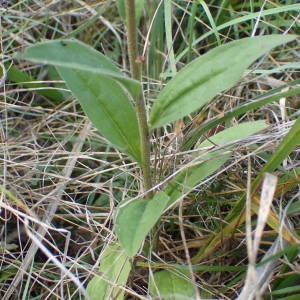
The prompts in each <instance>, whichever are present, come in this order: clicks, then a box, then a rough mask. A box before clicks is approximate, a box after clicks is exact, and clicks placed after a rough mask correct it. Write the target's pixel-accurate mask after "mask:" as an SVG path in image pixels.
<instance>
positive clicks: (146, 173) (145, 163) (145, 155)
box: [125, 0, 153, 198]
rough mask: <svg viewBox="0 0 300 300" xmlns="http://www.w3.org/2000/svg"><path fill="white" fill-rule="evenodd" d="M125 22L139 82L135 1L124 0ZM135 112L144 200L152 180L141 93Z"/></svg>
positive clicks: (132, 65)
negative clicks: (139, 142)
mask: <svg viewBox="0 0 300 300" xmlns="http://www.w3.org/2000/svg"><path fill="white" fill-rule="evenodd" d="M125 3H126V21H127V24H126V25H127V44H128V56H129V63H130V72H131V76H132V78H134V79H136V80H138V81H141V71H140V64H141V63H140V62H138V55H137V53H138V50H137V30H136V21H135V0H126V2H125ZM136 111H137V118H138V123H139V131H140V137H141V152H142V161H141V169H142V173H143V178H144V188H145V190H146V193H147V194H146V198H152V196H153V192H152V191H150V192H148V191H149V190H150V189H151V188H152V178H151V169H150V137H149V128H148V124H147V113H146V106H145V100H144V95H143V93H141V95H140V97H139V98H138V99H136Z"/></svg>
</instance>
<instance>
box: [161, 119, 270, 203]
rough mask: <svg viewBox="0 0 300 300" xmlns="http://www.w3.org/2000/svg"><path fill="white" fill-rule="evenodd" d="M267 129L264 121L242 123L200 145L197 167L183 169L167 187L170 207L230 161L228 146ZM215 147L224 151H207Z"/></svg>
mask: <svg viewBox="0 0 300 300" xmlns="http://www.w3.org/2000/svg"><path fill="white" fill-rule="evenodd" d="M266 127H267V126H266V124H265V122H264V121H255V122H245V123H241V124H239V125H236V126H233V127H230V128H228V129H225V130H224V131H221V132H219V133H218V134H216V135H214V136H212V137H210V138H209V140H206V141H204V142H203V143H201V144H200V145H198V146H197V148H198V149H199V150H200V151H199V152H198V156H199V159H198V162H197V161H196V162H195V165H193V166H191V167H187V168H185V169H183V170H182V171H181V172H180V173H179V174H178V175H177V176H176V177H175V178H174V179H173V180H172V181H170V183H169V184H168V185H167V186H166V189H165V192H166V193H167V194H168V195H169V197H170V200H169V202H168V205H171V204H173V203H174V202H176V201H177V200H178V199H179V198H180V197H181V196H182V195H184V194H186V193H189V192H190V191H191V190H192V189H193V188H194V187H195V186H196V185H197V184H199V183H200V182H201V181H202V180H203V179H205V178H206V177H208V176H210V175H211V174H212V173H214V172H215V171H217V170H218V169H219V168H220V167H221V166H222V165H223V164H224V163H225V162H226V161H227V160H228V158H229V157H230V154H229V153H228V150H230V149H231V148H232V147H230V146H229V147H226V144H228V143H232V142H234V141H237V140H240V139H242V138H245V137H247V136H250V135H252V134H254V133H256V132H258V131H261V130H263V129H265V128H266ZM215 145H217V146H218V147H223V149H221V150H216V151H213V152H210V151H207V148H210V147H213V146H215Z"/></svg>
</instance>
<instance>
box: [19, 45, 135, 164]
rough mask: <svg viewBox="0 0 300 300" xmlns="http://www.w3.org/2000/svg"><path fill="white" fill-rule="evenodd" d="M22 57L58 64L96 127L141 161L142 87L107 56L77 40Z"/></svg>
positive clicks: (37, 48) (35, 48)
mask: <svg viewBox="0 0 300 300" xmlns="http://www.w3.org/2000/svg"><path fill="white" fill-rule="evenodd" d="M21 58H23V59H28V60H32V61H35V62H40V63H47V64H51V65H54V66H55V67H56V68H57V70H58V72H59V74H60V76H61V77H62V78H63V79H64V80H65V82H66V84H67V86H68V87H69V89H70V90H71V91H72V93H73V94H74V95H75V96H76V98H77V99H78V100H79V102H80V104H81V106H82V108H83V110H84V112H85V113H86V114H87V116H88V117H89V119H90V120H91V121H92V122H93V124H94V126H95V127H96V128H97V129H98V130H99V132H100V133H101V134H103V136H104V137H106V138H107V139H108V140H109V141H110V142H111V143H112V144H113V145H114V146H115V147H116V148H118V149H119V150H121V151H122V152H124V153H126V154H128V155H130V156H131V157H132V158H134V159H135V160H136V161H137V162H139V163H140V162H141V150H140V134H139V129H138V121H137V117H136V113H135V110H134V107H133V105H132V103H131V101H130V99H129V96H128V94H127V92H126V91H125V90H124V89H123V87H122V85H125V86H126V87H127V89H128V90H129V91H130V92H132V94H134V95H137V94H138V93H139V92H140V85H139V84H136V82H135V81H133V80H131V79H129V78H126V77H124V76H123V75H122V73H121V72H119V70H118V68H117V67H116V66H115V65H114V64H113V63H112V62H111V61H110V60H109V59H107V58H106V57H105V56H104V55H103V54H101V53H100V52H98V51H96V50H94V49H93V48H91V47H89V46H87V45H85V44H83V43H81V42H79V41H75V40H60V41H48V42H44V43H40V44H37V45H34V46H31V47H29V48H27V49H26V51H25V53H24V54H22V55H21Z"/></svg>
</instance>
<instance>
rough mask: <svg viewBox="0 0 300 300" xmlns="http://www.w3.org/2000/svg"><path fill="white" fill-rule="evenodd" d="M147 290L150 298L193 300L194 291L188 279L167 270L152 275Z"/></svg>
mask: <svg viewBox="0 0 300 300" xmlns="http://www.w3.org/2000/svg"><path fill="white" fill-rule="evenodd" d="M149 289H150V293H151V295H152V296H158V297H160V298H162V299H166V300H167V299H168V300H188V299H195V289H194V286H193V284H192V283H191V280H190V278H188V277H187V278H186V277H185V276H184V275H183V274H181V275H179V274H177V273H174V272H171V271H168V270H164V271H159V272H156V273H154V275H153V280H151V281H150V288H149Z"/></svg>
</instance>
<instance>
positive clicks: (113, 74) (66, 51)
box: [17, 40, 141, 97]
mask: <svg viewBox="0 0 300 300" xmlns="http://www.w3.org/2000/svg"><path fill="white" fill-rule="evenodd" d="M17 58H19V59H26V60H30V61H33V62H38V63H43V64H50V65H53V66H56V67H65V68H71V69H75V70H81V71H86V72H87V73H88V72H89V73H91V74H99V75H103V76H105V77H108V78H111V79H114V80H116V81H117V82H119V83H121V84H122V85H124V86H125V88H126V89H127V90H128V91H129V92H130V93H131V94H132V95H133V97H137V96H139V95H140V93H141V85H140V83H139V82H138V81H136V80H133V79H131V78H128V77H125V76H124V75H123V74H122V73H121V72H120V71H119V69H118V68H117V66H116V65H115V64H114V63H113V62H112V61H111V60H110V59H108V58H107V57H106V56H105V55H103V54H102V53H100V52H98V51H97V50H95V49H93V48H92V47H90V46H88V45H86V44H84V43H82V42H80V41H77V40H53V41H47V42H43V43H38V44H36V45H33V46H31V47H28V48H27V49H26V50H25V52H24V53H21V54H19V55H18V56H17Z"/></svg>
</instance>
